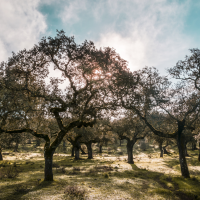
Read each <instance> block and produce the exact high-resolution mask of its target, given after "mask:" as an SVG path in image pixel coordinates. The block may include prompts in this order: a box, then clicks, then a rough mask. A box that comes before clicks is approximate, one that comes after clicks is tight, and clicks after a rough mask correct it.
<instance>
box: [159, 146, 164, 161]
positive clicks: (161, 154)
mask: <svg viewBox="0 0 200 200" xmlns="http://www.w3.org/2000/svg"><path fill="white" fill-rule="evenodd" d="M159 149H160V157H161V158H162V157H163V148H162V143H159Z"/></svg>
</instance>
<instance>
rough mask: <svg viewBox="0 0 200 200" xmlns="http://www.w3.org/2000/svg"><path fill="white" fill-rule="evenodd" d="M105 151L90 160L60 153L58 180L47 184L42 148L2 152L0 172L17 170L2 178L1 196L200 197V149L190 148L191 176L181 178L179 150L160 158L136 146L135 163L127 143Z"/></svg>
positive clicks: (184, 199) (56, 160) (187, 199)
mask: <svg viewBox="0 0 200 200" xmlns="http://www.w3.org/2000/svg"><path fill="white" fill-rule="evenodd" d="M30 150H31V151H30ZM103 152H104V153H103V154H102V155H100V154H97V153H96V154H95V155H94V159H92V160H88V159H87V156H86V155H81V159H80V160H78V161H76V160H74V158H72V157H70V154H68V153H69V152H66V153H65V154H64V153H61V152H57V153H56V154H55V155H54V168H53V172H54V181H53V182H45V181H43V176H44V158H43V154H42V152H41V150H40V149H39V148H37V149H34V151H33V147H32V146H31V145H30V146H27V147H26V148H23V149H20V152H19V153H13V152H9V151H4V155H3V156H4V160H3V161H0V172H1V173H6V172H5V171H6V170H7V173H8V171H9V170H10V173H11V175H12V173H13V174H14V173H15V171H17V172H18V173H19V174H18V176H17V177H15V178H7V177H2V178H1V179H0V199H5V200H6V199H9V200H12V199H34V200H35V199H38V200H39V199H45V200H46V199H73V197H74V196H73V195H71V196H70V195H69V193H70V192H71V193H73V194H74V195H78V194H79V197H77V198H76V197H74V199H81V198H82V197H83V198H82V199H148V200H149V199H152V200H156V199H168V200H169V199H171V200H178V199H181V200H192V199H200V163H199V162H198V161H197V156H198V151H188V153H189V155H190V157H187V161H188V166H189V170H190V174H191V178H190V179H185V178H182V177H181V173H180V166H179V161H178V154H177V151H175V150H173V152H172V153H171V154H170V155H164V158H159V152H158V150H157V149H154V148H148V150H146V151H141V150H140V149H139V148H135V149H134V161H135V164H133V165H130V164H128V163H127V162H126V160H127V156H126V153H125V152H126V149H125V144H124V145H123V146H121V147H117V148H115V151H114V150H112V148H111V147H104V149H103ZM1 173H0V176H1ZM69 186H70V187H69ZM76 186H77V187H76ZM66 188H68V190H67V189H66ZM64 192H65V193H64Z"/></svg>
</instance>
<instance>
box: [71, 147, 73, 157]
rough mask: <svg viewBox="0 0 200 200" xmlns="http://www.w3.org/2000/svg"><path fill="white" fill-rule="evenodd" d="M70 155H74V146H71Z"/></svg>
mask: <svg viewBox="0 0 200 200" xmlns="http://www.w3.org/2000/svg"><path fill="white" fill-rule="evenodd" d="M71 157H74V146H72V153H71Z"/></svg>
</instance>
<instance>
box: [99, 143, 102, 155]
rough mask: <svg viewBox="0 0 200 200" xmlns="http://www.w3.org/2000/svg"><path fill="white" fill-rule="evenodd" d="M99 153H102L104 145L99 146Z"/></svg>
mask: <svg viewBox="0 0 200 200" xmlns="http://www.w3.org/2000/svg"><path fill="white" fill-rule="evenodd" d="M99 153H102V145H101V144H100V145H99Z"/></svg>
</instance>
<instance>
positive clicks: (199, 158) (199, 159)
mask: <svg viewBox="0 0 200 200" xmlns="http://www.w3.org/2000/svg"><path fill="white" fill-rule="evenodd" d="M198 161H199V162H200V142H199V157H198Z"/></svg>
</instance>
